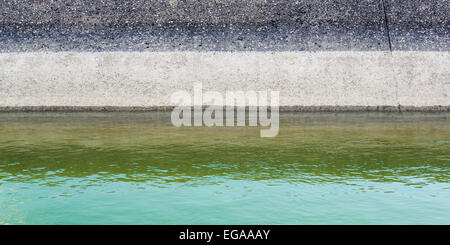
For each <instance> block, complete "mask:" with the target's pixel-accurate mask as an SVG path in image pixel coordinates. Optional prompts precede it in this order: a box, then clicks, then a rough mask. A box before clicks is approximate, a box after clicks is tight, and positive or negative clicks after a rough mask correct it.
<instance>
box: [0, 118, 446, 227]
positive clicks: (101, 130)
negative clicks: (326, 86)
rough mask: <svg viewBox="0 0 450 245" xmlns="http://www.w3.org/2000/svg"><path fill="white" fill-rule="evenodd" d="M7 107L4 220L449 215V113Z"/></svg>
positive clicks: (1, 139)
mask: <svg viewBox="0 0 450 245" xmlns="http://www.w3.org/2000/svg"><path fill="white" fill-rule="evenodd" d="M280 120H281V122H280V133H279V135H278V136H277V137H275V138H260V137H259V132H260V128H255V127H211V128H208V127H195V128H194V127H181V128H176V127H173V126H172V125H171V124H170V113H165V112H146V113H124V112H115V113H94V112H92V113H1V114H0V224H450V178H449V177H450V123H449V122H450V113H423V114H422V113H337V114H336V113H282V114H281V119H280Z"/></svg>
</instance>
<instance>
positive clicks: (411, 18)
mask: <svg viewBox="0 0 450 245" xmlns="http://www.w3.org/2000/svg"><path fill="white" fill-rule="evenodd" d="M384 1H385V7H386V13H387V20H388V27H389V33H390V40H391V46H392V49H393V50H435V51H450V1H448V0H426V1H419V0H413V1H412V0H384Z"/></svg>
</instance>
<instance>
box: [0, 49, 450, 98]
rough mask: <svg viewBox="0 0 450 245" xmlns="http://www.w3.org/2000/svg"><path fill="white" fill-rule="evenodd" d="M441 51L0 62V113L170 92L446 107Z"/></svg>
mask: <svg viewBox="0 0 450 245" xmlns="http://www.w3.org/2000/svg"><path fill="white" fill-rule="evenodd" d="M448 67H450V54H448V53H447V52H392V53H390V52H319V53H314V52H275V53H273V52H94V53H79V52H63V53H62V52H60V53H40V52H39V53H3V54H0V81H1V83H0V98H2V99H1V100H0V107H18V106H24V107H29V106H68V107H74V106H75V107H76V106H94V107H103V106H113V107H114V106H116V107H155V106H156V107H158V106H173V104H172V103H171V101H170V96H171V95H172V93H174V92H176V91H178V90H186V91H189V92H191V93H192V90H193V85H194V83H196V82H200V83H202V84H203V89H204V91H218V92H221V93H223V94H224V93H225V91H248V90H254V91H261V90H262V91H267V90H276V91H280V104H281V105H282V106H316V107H317V106H319V107H320V106H360V107H367V106H375V107H376V106H391V107H397V106H399V105H400V106H413V107H427V106H428V107H432V106H449V105H450V100H449V97H448V96H449V93H450V72H449V69H448Z"/></svg>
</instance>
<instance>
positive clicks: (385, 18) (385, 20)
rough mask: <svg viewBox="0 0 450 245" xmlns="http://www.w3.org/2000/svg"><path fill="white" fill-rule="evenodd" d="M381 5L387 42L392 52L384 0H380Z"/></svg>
mask: <svg viewBox="0 0 450 245" xmlns="http://www.w3.org/2000/svg"><path fill="white" fill-rule="evenodd" d="M381 6H382V7H383V12H384V24H385V28H386V34H387V39H388V43H389V52H392V44H391V33H390V31H389V21H388V17H387V12H386V4H385V3H384V0H381Z"/></svg>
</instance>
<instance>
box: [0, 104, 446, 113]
mask: <svg viewBox="0 0 450 245" xmlns="http://www.w3.org/2000/svg"><path fill="white" fill-rule="evenodd" d="M206 107H208V106H204V108H206ZM174 108H175V106H145V107H144V106H136V107H131V106H15V107H14V106H11V107H9V106H8V107H0V113H4V112H151V111H163V112H164V111H172V110H173V109H174ZM268 109H270V107H269V108H268ZM246 110H248V107H246ZM279 110H280V111H281V112H371V111H373V112H450V105H447V106H440V105H438V106H402V105H398V106H331V105H330V106H280V108H279Z"/></svg>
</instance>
